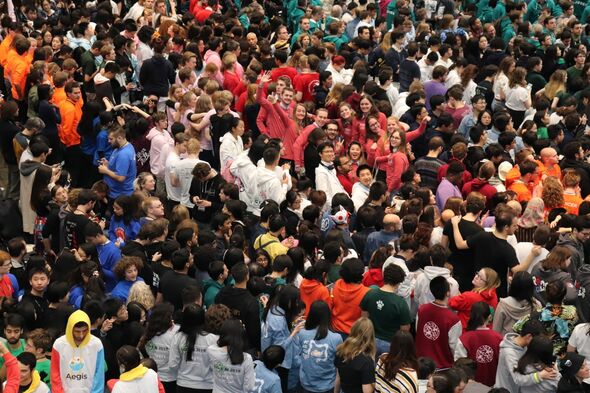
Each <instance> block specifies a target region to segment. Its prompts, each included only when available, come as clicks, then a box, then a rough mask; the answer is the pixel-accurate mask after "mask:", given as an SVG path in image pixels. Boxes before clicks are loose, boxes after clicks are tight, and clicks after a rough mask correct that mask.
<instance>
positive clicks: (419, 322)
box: [416, 276, 462, 368]
mask: <svg viewBox="0 0 590 393" xmlns="http://www.w3.org/2000/svg"><path fill="white" fill-rule="evenodd" d="M430 291H431V292H432V295H433V296H434V301H433V302H431V303H426V304H423V305H421V306H420V307H419V308H418V315H417V316H416V354H417V355H418V356H428V357H430V358H431V359H432V360H434V362H435V363H436V366H437V368H448V367H450V366H451V365H452V364H453V351H454V349H455V347H456V346H457V341H458V340H459V337H460V336H461V331H462V329H461V320H460V319H459V317H458V316H457V315H455V313H453V312H452V311H451V310H450V309H449V306H448V303H449V298H450V293H451V288H450V285H449V283H448V282H447V280H446V279H445V277H442V276H438V277H434V278H433V279H432V280H431V281H430Z"/></svg>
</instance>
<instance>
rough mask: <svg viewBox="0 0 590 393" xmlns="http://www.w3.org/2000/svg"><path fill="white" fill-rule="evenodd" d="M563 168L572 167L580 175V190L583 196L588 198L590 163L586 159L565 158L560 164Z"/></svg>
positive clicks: (589, 190)
mask: <svg viewBox="0 0 590 393" xmlns="http://www.w3.org/2000/svg"><path fill="white" fill-rule="evenodd" d="M559 166H560V167H561V169H562V170H563V169H567V168H572V169H575V170H576V172H577V173H578V174H579V175H580V190H581V192H582V198H586V196H587V195H588V194H590V164H588V163H586V162H584V161H578V160H573V159H571V158H565V159H564V160H563V161H562V162H561V164H560V165H559Z"/></svg>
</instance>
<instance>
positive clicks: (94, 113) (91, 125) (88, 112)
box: [78, 101, 101, 138]
mask: <svg viewBox="0 0 590 393" xmlns="http://www.w3.org/2000/svg"><path fill="white" fill-rule="evenodd" d="M100 109H101V106H100V104H99V103H98V102H94V101H91V102H89V103H87V104H86V106H85V107H84V110H83V111H82V117H81V118H80V122H79V123H78V134H80V136H82V137H86V138H96V135H97V134H98V131H100V122H95V119H97V118H98V114H99V113H100Z"/></svg>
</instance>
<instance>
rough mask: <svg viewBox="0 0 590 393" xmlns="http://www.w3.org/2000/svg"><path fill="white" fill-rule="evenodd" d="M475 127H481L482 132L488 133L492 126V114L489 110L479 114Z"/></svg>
mask: <svg viewBox="0 0 590 393" xmlns="http://www.w3.org/2000/svg"><path fill="white" fill-rule="evenodd" d="M477 125H479V126H481V127H483V129H484V130H486V131H488V132H489V131H490V130H491V129H492V127H493V126H494V125H493V124H492V112H491V111H490V110H489V109H486V110H485V111H483V112H481V113H480V114H479V116H478V117H477Z"/></svg>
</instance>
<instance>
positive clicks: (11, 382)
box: [0, 344, 20, 393]
mask: <svg viewBox="0 0 590 393" xmlns="http://www.w3.org/2000/svg"><path fill="white" fill-rule="evenodd" d="M0 352H2V357H3V358H4V366H5V367H6V385H5V386H4V390H3V391H4V393H18V391H19V382H20V368H19V366H18V361H17V360H16V358H15V357H14V355H12V354H11V353H10V352H8V349H7V348H6V346H4V344H2V348H1V350H0Z"/></svg>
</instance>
